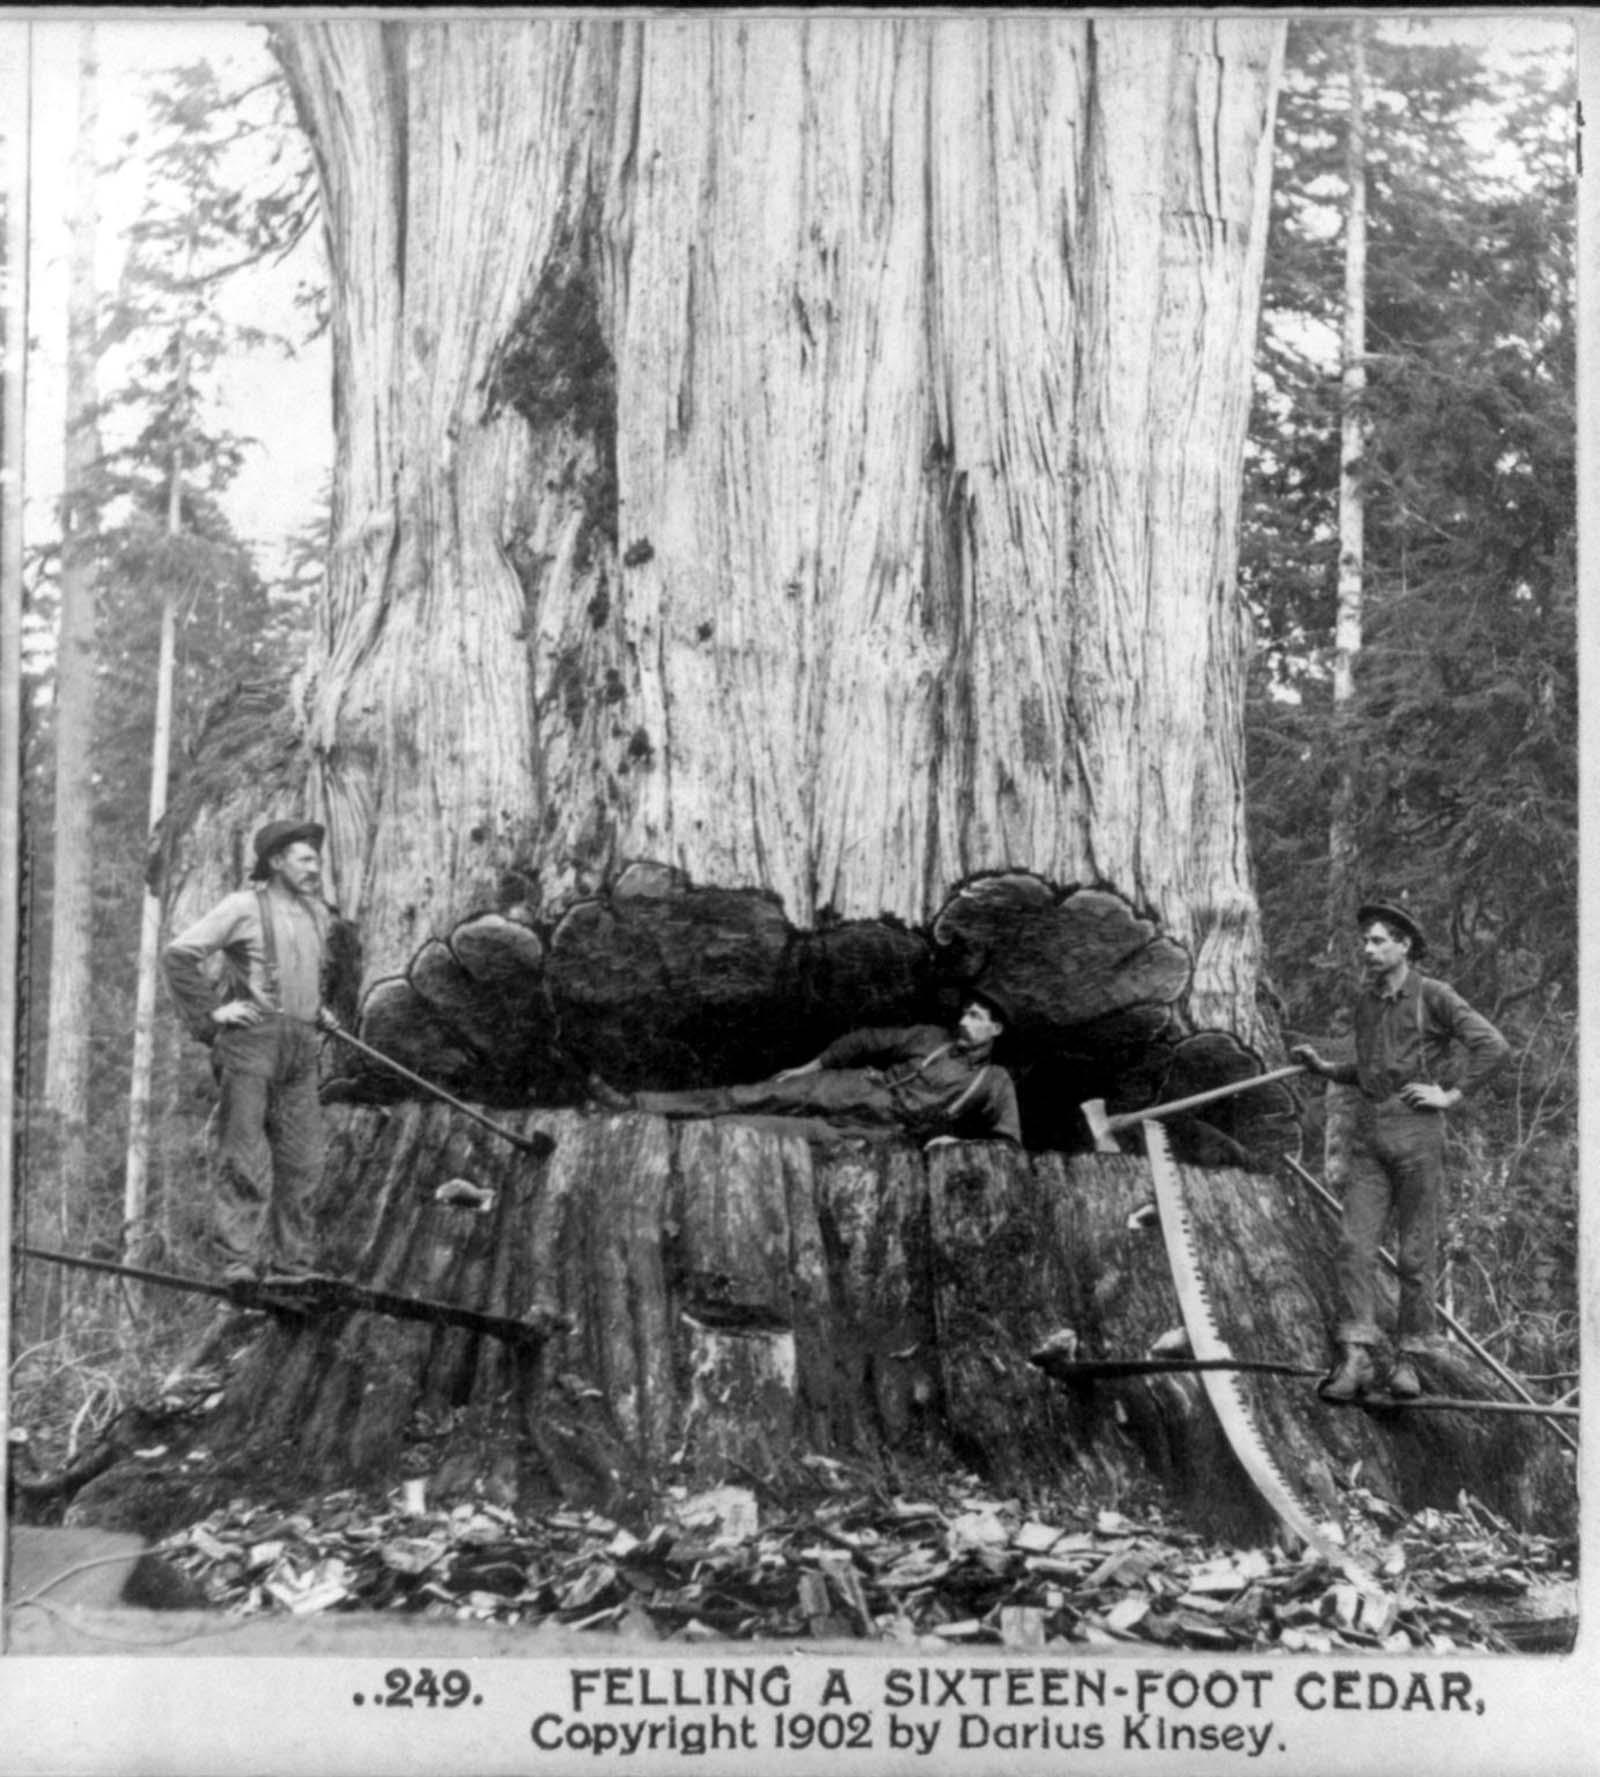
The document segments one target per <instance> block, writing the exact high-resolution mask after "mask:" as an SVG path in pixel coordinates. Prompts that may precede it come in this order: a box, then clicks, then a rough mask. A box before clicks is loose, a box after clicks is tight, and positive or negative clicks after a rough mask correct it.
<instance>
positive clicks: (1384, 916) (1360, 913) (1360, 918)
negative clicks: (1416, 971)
mask: <svg viewBox="0 0 1600 1777" xmlns="http://www.w3.org/2000/svg"><path fill="white" fill-rule="evenodd" d="M1371 919H1381V920H1382V921H1383V922H1384V924H1385V925H1389V926H1393V927H1395V928H1396V929H1397V930H1399V931H1402V932H1404V933H1405V935H1406V936H1407V937H1408V938H1409V939H1410V940H1411V954H1412V957H1413V958H1416V957H1420V956H1422V955H1423V954H1424V953H1425V952H1426V950H1427V948H1428V940H1427V938H1426V937H1425V936H1424V935H1423V930H1422V927H1421V926H1420V925H1418V923H1417V918H1416V915H1415V914H1414V913H1408V912H1407V911H1406V909H1405V908H1404V907H1402V906H1401V905H1400V904H1399V902H1398V901H1363V902H1362V903H1361V905H1360V906H1359V907H1358V908H1357V909H1356V923H1357V924H1358V925H1365V924H1366V923H1367V921H1368V920H1371Z"/></svg>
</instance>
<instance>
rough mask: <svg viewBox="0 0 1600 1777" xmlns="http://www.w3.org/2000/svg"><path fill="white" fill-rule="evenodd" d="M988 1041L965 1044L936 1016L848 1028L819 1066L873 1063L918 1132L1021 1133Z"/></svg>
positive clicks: (1006, 1078)
mask: <svg viewBox="0 0 1600 1777" xmlns="http://www.w3.org/2000/svg"><path fill="white" fill-rule="evenodd" d="M992 1049H993V1045H992V1044H990V1043H985V1044H983V1045H982V1047H980V1048H976V1049H968V1048H965V1047H964V1046H963V1045H962V1043H961V1041H960V1039H959V1037H958V1036H957V1035H956V1033H955V1032H953V1031H948V1030H946V1029H944V1027H943V1026H942V1025H938V1024H910V1025H903V1026H890V1027H887V1028H882V1029H876V1030H853V1031H851V1032H850V1033H849V1035H848V1036H843V1037H840V1038H839V1040H838V1041H837V1042H834V1043H830V1044H829V1045H828V1047H827V1048H826V1049H824V1050H823V1051H822V1054H821V1055H820V1056H818V1058H817V1059H818V1060H819V1061H820V1062H821V1063H822V1065H823V1066H824V1067H876V1068H878V1069H879V1070H880V1071H881V1074H882V1078H883V1082H884V1084H885V1085H886V1086H887V1087H888V1089H889V1093H890V1096H891V1098H892V1099H893V1100H894V1107H895V1111H896V1113H897V1114H898V1115H899V1116H900V1118H901V1119H902V1120H903V1121H904V1122H905V1124H906V1125H907V1127H908V1128H910V1129H912V1130H915V1131H916V1132H918V1133H919V1134H921V1133H928V1132H932V1133H938V1134H952V1135H953V1134H956V1133H958V1132H959V1131H961V1130H971V1131H973V1132H975V1133H981V1134H983V1135H997V1136H1003V1137H1004V1138H1006V1139H1007V1140H1008V1141H1014V1142H1020V1141H1021V1140H1022V1122H1021V1118H1020V1117H1019V1116H1018V1114H1017V1092H1016V1087H1015V1086H1013V1085H1012V1083H1011V1076H1010V1074H1008V1073H1007V1072H1006V1070H1005V1069H1004V1068H1003V1067H996V1066H995V1064H994V1063H993V1062H992V1061H991V1060H990V1059H989V1056H990V1053H991V1051H992Z"/></svg>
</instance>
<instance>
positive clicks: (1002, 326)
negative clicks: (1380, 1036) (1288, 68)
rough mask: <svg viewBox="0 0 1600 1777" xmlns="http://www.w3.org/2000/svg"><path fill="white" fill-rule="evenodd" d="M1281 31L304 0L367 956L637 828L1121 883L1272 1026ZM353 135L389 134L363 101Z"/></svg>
mask: <svg viewBox="0 0 1600 1777" xmlns="http://www.w3.org/2000/svg"><path fill="white" fill-rule="evenodd" d="M1280 41H1281V25H1280V24H1278V23H1277V22H1274V21H1258V20H1245V19H1232V20H1219V19H1187V20H1178V19H1138V20H1121V19H1093V20H1091V19H1086V18H1081V17H1077V18H1072V17H1066V16H1050V17H1044V16H1038V17H1028V18H1010V19H1001V18H975V19H962V18H947V19H927V18H924V19H915V20H910V19H882V20H880V19H860V18H855V19H849V20H837V19H828V18H820V17H819V18H803V19H802V18H782V19H779V18H769V19H752V20H741V21H738V22H734V21H731V20H728V19H722V18H715V17H709V16H703V17H684V18H665V17H663V18H653V19H649V20H632V21H613V20H595V19H588V20H577V19H560V20H543V19H523V20H494V21H487V22H486V21H481V20H478V21H471V22H450V23H438V22H432V21H430V22H427V23H423V24H412V23H402V22H394V23H383V24H380V23H375V22H372V21H350V20H328V21H300V20H293V21H291V22H289V23H287V24H286V25H285V26H284V27H283V28H282V30H281V33H280V43H281V45H282V49H283V54H284V59H285V62H286V65H287V67H288V69H289V72H290V75H291V78H292V81H293V84H294V86H295V89H296V92H297V96H298V100H299V103H300V105H301V108H302V113H303V116H304V118H305V120H306V122H307V124H308V127H309V129H310V131H311V134H312V137H313V140H314V143H315V146H316V151H317V154H318V158H319V162H320V167H321V173H322V179H323V185H324V190H325V192H326V195H327V219H328V231H329V246H330V257H331V264H332V272H333V279H334V286H335V302H334V327H335V353H336V357H337V361H338V365H339V371H338V377H337V385H336V393H335V400H336V418H337V425H338V434H339V456H338V468H337V472H336V494H335V522H334V542H333V554H332V563H331V569H330V585H329V600H328V621H327V624H326V627H325V629H324V631H323V634H322V637H321V639H320V643H319V646H318V647H317V649H316V651H315V655H314V658H313V661H312V675H311V680H310V687H309V692H308V696H307V701H306V709H305V721H306V741H307V752H306V757H307V762H308V767H309V769H308V773H307V779H306V793H307V796H308V798H309V800H310V801H311V803H312V804H313V806H314V808H315V810H316V811H317V812H318V813H319V814H321V815H323V816H325V818H326V820H327V822H328V826H329V831H330V848H329V850H330V863H331V867H332V871H333V875H334V879H335V887H336V892H337V896H338V899H339V900H340V902H341V904H342V906H343V907H344V909H345V911H346V912H348V913H351V914H354V915H356V916H358V917H359V918H360V919H361V921H362V923H363V926H364V928H365V931H366V934H367V939H368V954H369V958H370V959H371V961H372V963H373V964H374V966H375V967H376V968H377V969H378V970H379V971H380V972H381V971H383V970H385V969H393V968H395V967H398V966H399V965H400V963H401V962H402V961H403V960H404V959H405V958H406V957H407V956H409V955H410V953H411V952H412V951H413V950H414V949H415V947H416V946H417V944H418V943H420V942H421V941H422V940H423V939H424V938H426V937H427V936H429V935H430V934H433V933H436V932H438V931H441V930H443V929H446V928H447V927H448V925H449V924H450V923H452V922H453V921H454V920H455V919H456V918H457V917H459V916H460V915H462V914H463V913H466V912H469V911H472V910H473V909H475V908H479V907H483V908H495V907H504V906H505V905H507V904H508V903H509V902H511V901H514V900H531V902H532V903H533V904H534V905H535V906H536V907H538V908H540V909H541V910H549V909H552V908H557V909H558V908H559V906H560V904H561V902H562V900H563V899H564V898H566V897H570V896H573V895H576V894H581V893H584V892H588V891H591V890H592V889H594V888H595V887H597V886H598V885H599V884H600V883H601V882H602V880H604V879H605V878H606V877H607V876H608V875H609V874H611V873H612V872H614V870H615V868H616V867H617V866H618V865H619V864H620V863H621V862H622V861H623V860H626V859H628V858H630V857H652V858H655V859H658V860H660V861H661V862H663V863H670V864H673V865H676V866H678V867H679V868H681V869H684V870H686V871H688V872H689V873H690V874H691V875H692V876H694V877H695V878H696V879H698V880H701V881H709V882H716V883H722V884H726V885H739V886H760V887H765V888H768V889H770V890H772V891H775V892H776V893H777V894H778V895H779V896H780V897H781V898H782V900H783V903H784V905H785V907H786V909H787V910H788V912H789V914H790V916H791V917H792V918H794V919H795V920H796V921H798V922H801V923H807V924H809V923H811V922H813V921H815V920H817V919H819V918H825V917H827V916H828V915H829V914H837V915H842V916H846V917H850V916H855V915H876V914H878V913H880V912H889V913H891V914H894V915H896V916H897V917H899V918H901V919H905V920H908V921H911V922H916V921H921V920H925V919H927V918H929V917H930V916H931V914H932V912H933V910H934V909H935V908H937V906H938V905H939V904H940V903H941V902H942V900H943V898H944V895H945V893H946V891H947V890H948V888H949V886H950V884H951V883H953V882H955V881H957V880H960V879H962V878H965V877H967V876H970V875H971V874H973V873H975V872H979V871H983V870H986V869H996V868H1005V867H1015V868H1025V869H1031V870H1034V871H1037V872H1038V873H1040V874H1041V875H1043V876H1045V877H1047V878H1050V879H1051V880H1054V881H1057V882H1061V883H1072V882H1086V881H1097V880H1098V881H1104V882H1107V883H1109V884H1111V885H1113V886H1115V887H1117V888H1119V889H1121V890H1122V891H1123V892H1124V893H1125V894H1127V895H1128V896H1129V897H1130V898H1132V899H1133V900H1135V901H1136V902H1138V903H1141V904H1143V905H1146V906H1148V907H1149V908H1150V909H1151V910H1152V911H1153V912H1154V913H1155V914H1156V915H1157V916H1158V917H1159V919H1160V920H1161V922H1162V924H1163V925H1164V926H1165V928H1166V929H1167V930H1169V931H1171V932H1172V933H1173V934H1174V935H1175V936H1177V937H1178V938H1180V939H1181V940H1183V941H1185V942H1186V943H1188V944H1189V945H1190V946H1191V948H1192V950H1193V952H1194V955H1195V959H1196V963H1195V973H1194V979H1193V983H1192V987H1191V992H1190V1001H1191V1005H1192V1008H1193V1010H1194V1013H1195V1015H1196V1017H1197V1018H1199V1019H1200V1020H1202V1021H1206V1022H1214V1023H1219V1024H1226V1025H1229V1026H1231V1027H1233V1028H1234V1029H1236V1030H1238V1031H1239V1032H1240V1033H1241V1034H1248V1033H1250V1032H1252V1031H1253V1029H1254V1026H1255V1010H1254V983H1255V972H1256V946H1257V921H1256V915H1255V908H1254V902H1253V899H1252V896H1251V892H1250V887H1249V882H1248V874H1247V864H1246V855H1245V845H1244V833H1243V820H1242V805H1241V783H1240V780H1241V769H1240V730H1241V719H1240V707H1241V701H1242V680H1243V660H1244V641H1245V638H1244V632H1243V618H1242V614H1241V612H1240V609H1239V606H1238V601H1237V600H1236V598H1235V596H1234V591H1233V569H1234V554H1235V540H1236V522H1237V517H1236V515H1237V505H1238V487H1239V476H1240V464H1241V453H1242V440H1243V434H1244V424H1245V413H1246V406H1247V399H1248V387H1249V375H1248V368H1249V363H1250V359H1251V355H1252V349H1253V342H1254V337H1255V323H1256V306H1257V294H1258V286H1259V272H1260V263H1261V254H1262V251H1263V248H1264V241H1265V220H1264V219H1265V202H1266V196H1267V171H1268V145H1269V137H1270V124H1271V115H1272V101H1273V93H1274V82H1275V68H1276V62H1277V58H1278V55H1279V50H1280ZM356 119H359V127H358V126H357V125H356V124H355V123H354V122H353V121H352V120H356Z"/></svg>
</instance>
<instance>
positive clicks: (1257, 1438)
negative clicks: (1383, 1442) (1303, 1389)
mask: <svg viewBox="0 0 1600 1777" xmlns="http://www.w3.org/2000/svg"><path fill="white" fill-rule="evenodd" d="M1142 1127H1143V1129H1144V1147H1145V1153H1146V1154H1147V1155H1148V1156H1149V1160H1150V1176H1151V1179H1152V1181H1153V1182H1154V1184H1155V1191H1156V1204H1157V1207H1158V1208H1159V1210H1160V1212H1161V1215H1160V1221H1161V1230H1162V1236H1163V1238H1164V1239H1165V1241H1166V1246H1167V1262H1168V1264H1170V1265H1171V1267H1172V1282H1173V1287H1174V1288H1175V1289H1176V1290H1177V1292H1178V1306H1179V1308H1180V1309H1181V1310H1182V1311H1183V1324H1184V1326H1185V1327H1186V1328H1187V1330H1188V1333H1189V1342H1190V1345H1191V1346H1192V1347H1193V1350H1194V1355H1195V1356H1196V1357H1197V1358H1213V1357H1222V1358H1231V1357H1232V1356H1233V1353H1232V1352H1231V1351H1230V1350H1229V1349H1228V1343H1227V1341H1226V1340H1225V1339H1224V1338H1223V1337H1222V1334H1221V1332H1220V1331H1219V1330H1218V1327H1217V1323H1216V1319H1215V1317H1214V1316H1213V1315H1212V1312H1211V1303H1210V1301H1209V1299H1208V1298H1207V1296H1206V1293H1205V1285H1204V1283H1203V1282H1202V1281H1201V1276H1202V1274H1201V1270H1200V1260H1199V1255H1198V1254H1197V1253H1196V1251H1195V1241H1194V1228H1193V1224H1192V1222H1191V1220H1190V1217H1189V1209H1188V1205H1187V1204H1186V1203H1185V1201H1184V1196H1183V1184H1182V1181H1181V1180H1180V1179H1179V1177H1178V1168H1177V1164H1176V1163H1175V1162H1174V1160H1173V1158H1172V1149H1171V1148H1170V1146H1168V1143H1167V1132H1166V1130H1165V1129H1163V1128H1162V1127H1161V1125H1160V1123H1158V1122H1156V1121H1155V1120H1154V1119H1153V1118H1151V1119H1147V1120H1146V1121H1145V1123H1144V1124H1143V1125H1142ZM1200 1384H1201V1387H1203V1388H1204V1389H1205V1391H1206V1397H1207V1399H1208V1400H1209V1401H1210V1402H1211V1405H1212V1408H1213V1410H1214V1411H1215V1413H1216V1415H1217V1420H1218V1423H1219V1424H1220V1425H1221V1427H1222V1430H1223V1434H1224V1436H1225V1437H1226V1438H1227V1440H1228V1445H1229V1448H1230V1449H1231V1450H1232V1451H1233V1453H1234V1455H1235V1456H1237V1457H1238V1459H1239V1461H1240V1463H1241V1465H1242V1466H1243V1468H1244V1471H1245V1473H1246V1474H1247V1475H1248V1476H1249V1477H1250V1479H1251V1480H1252V1481H1253V1482H1254V1483H1255V1486H1256V1489H1257V1491H1258V1492H1259V1493H1260V1494H1261V1497H1262V1498H1263V1499H1264V1500H1265V1501H1266V1502H1267V1504H1268V1505H1269V1506H1271V1507H1272V1509H1273V1511H1275V1512H1276V1513H1277V1514H1278V1517H1279V1519H1280V1520H1281V1521H1282V1522H1283V1523H1284V1524H1285V1525H1287V1527H1288V1528H1289V1529H1290V1530H1292V1531H1293V1532H1294V1534H1295V1535H1296V1536H1297V1537H1299V1538H1300V1540H1301V1541H1302V1542H1303V1543H1304V1544H1305V1545H1306V1546H1307V1547H1308V1548H1310V1549H1314V1550H1315V1551H1316V1552H1317V1554H1319V1555H1320V1556H1321V1557H1322V1558H1323V1560H1324V1561H1326V1562H1328V1563H1329V1564H1330V1565H1331V1566H1334V1567H1337V1568H1338V1569H1339V1570H1340V1571H1341V1572H1342V1573H1343V1574H1344V1575H1345V1576H1346V1578H1347V1579H1349V1580H1350V1581H1351V1582H1352V1583H1353V1584H1354V1585H1356V1586H1359V1587H1360V1588H1361V1589H1362V1590H1363V1591H1367V1592H1381V1591H1382V1587H1381V1586H1380V1585H1379V1584H1378V1581H1377V1580H1376V1579H1375V1578H1374V1576H1373V1575H1372V1574H1370V1573H1368V1572H1367V1570H1366V1569H1365V1568H1364V1567H1363V1566H1362V1565H1361V1564H1360V1562H1358V1561H1355V1560H1353V1559H1352V1558H1351V1556H1349V1555H1348V1554H1347V1553H1346V1552H1345V1551H1344V1550H1343V1549H1341V1548H1339V1547H1338V1546H1337V1545H1336V1544H1334V1543H1333V1542H1331V1541H1329V1539H1328V1538H1327V1537H1325V1536H1324V1535H1323V1534H1322V1532H1321V1531H1320V1530H1319V1529H1318V1528H1317V1526H1316V1524H1315V1522H1314V1521H1313V1519H1312V1517H1311V1514H1310V1513H1309V1512H1308V1511H1307V1510H1306V1508H1305V1506H1304V1505H1302V1504H1301V1502H1300V1500H1299V1498H1298V1497H1297V1496H1296V1494H1295V1492H1294V1489H1293V1488H1292V1487H1290V1485H1289V1483H1288V1482H1287V1480H1285V1478H1284V1475H1283V1471H1282V1470H1281V1469H1280V1468H1279V1467H1278V1465H1277V1462H1276V1461H1275V1459H1274V1458H1273V1455H1272V1452H1271V1451H1270V1450H1269V1449H1268V1448H1267V1446H1266V1442H1265V1440H1264V1439H1263V1438H1262V1436H1261V1433H1260V1431H1259V1430H1258V1429H1257V1427H1256V1422H1255V1419H1254V1416H1253V1415H1252V1414H1251V1411H1250V1407H1249V1404H1248V1402H1247V1401H1246V1399H1245V1396H1244V1390H1243V1386H1242V1384H1241V1381H1240V1378H1239V1376H1238V1374H1237V1373H1236V1372H1234V1371H1229V1370H1202V1371H1201V1372H1200Z"/></svg>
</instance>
